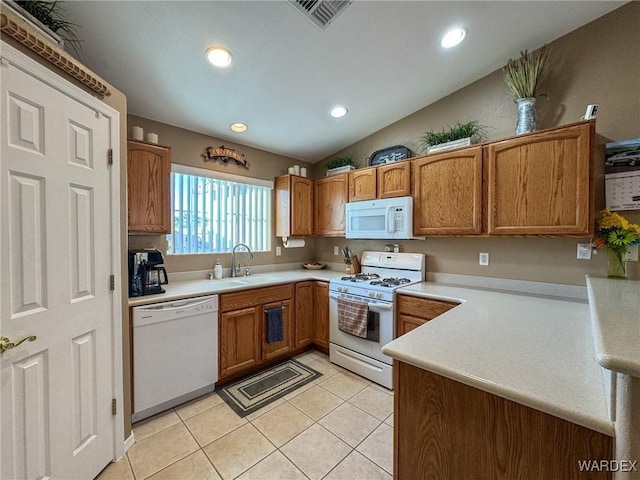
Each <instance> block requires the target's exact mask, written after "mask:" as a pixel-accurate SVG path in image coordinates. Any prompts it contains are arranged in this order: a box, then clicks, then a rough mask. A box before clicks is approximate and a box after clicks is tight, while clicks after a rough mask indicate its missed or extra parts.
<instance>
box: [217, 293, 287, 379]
mask: <svg viewBox="0 0 640 480" xmlns="http://www.w3.org/2000/svg"><path fill="white" fill-rule="evenodd" d="M292 298H293V286H292V285H278V286H274V287H265V288H256V289H251V290H243V291H241V292H233V293H224V294H222V295H220V323H219V327H220V328H219V337H220V340H219V342H220V352H219V360H220V362H219V364H220V378H219V381H225V380H227V379H229V378H230V377H233V376H237V375H238V374H240V373H244V372H247V371H250V370H252V369H254V368H255V367H257V366H259V365H260V364H261V363H264V362H267V361H269V360H273V359H275V358H278V357H285V356H286V355H287V354H288V353H289V352H290V351H292V350H293V341H294V332H293V320H292V316H291V302H292ZM277 307H281V308H282V328H283V333H284V338H283V340H282V341H280V342H274V343H267V315H266V312H267V310H268V309H270V308H277Z"/></svg>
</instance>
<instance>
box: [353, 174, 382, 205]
mask: <svg viewBox="0 0 640 480" xmlns="http://www.w3.org/2000/svg"><path fill="white" fill-rule="evenodd" d="M348 175H349V201H350V202H359V201H361V200H375V199H376V198H378V191H377V185H378V182H377V178H378V169H377V168H376V167H370V168H360V169H358V170H354V171H353V172H349V174H348Z"/></svg>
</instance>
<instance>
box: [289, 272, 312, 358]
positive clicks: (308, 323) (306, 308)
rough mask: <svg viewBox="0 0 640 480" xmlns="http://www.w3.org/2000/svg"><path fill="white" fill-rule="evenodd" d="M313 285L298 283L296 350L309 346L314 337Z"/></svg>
mask: <svg viewBox="0 0 640 480" xmlns="http://www.w3.org/2000/svg"><path fill="white" fill-rule="evenodd" d="M313 312H314V308H313V283H312V282H298V283H296V311H295V318H294V324H295V328H294V330H295V334H294V338H295V342H294V346H295V348H298V347H303V346H305V345H309V344H310V343H311V342H312V341H313V337H314V330H313V325H314V317H313Z"/></svg>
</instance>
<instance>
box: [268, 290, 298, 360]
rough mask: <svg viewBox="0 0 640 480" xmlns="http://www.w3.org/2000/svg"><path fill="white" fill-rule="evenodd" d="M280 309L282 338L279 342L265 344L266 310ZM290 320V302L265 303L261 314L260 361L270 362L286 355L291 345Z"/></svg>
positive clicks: (291, 331)
mask: <svg viewBox="0 0 640 480" xmlns="http://www.w3.org/2000/svg"><path fill="white" fill-rule="evenodd" d="M278 307H281V308H282V331H283V338H282V340H281V341H280V342H273V343H267V338H268V337H267V310H268V309H270V308H278ZM291 320H292V318H291V300H283V301H280V302H273V303H267V304H265V305H264V309H263V314H262V339H263V340H262V360H265V361H266V360H271V359H272V358H275V357H279V356H281V355H284V354H286V353H288V352H289V351H290V350H291V346H292V345H293V329H292V327H293V323H292V321H291Z"/></svg>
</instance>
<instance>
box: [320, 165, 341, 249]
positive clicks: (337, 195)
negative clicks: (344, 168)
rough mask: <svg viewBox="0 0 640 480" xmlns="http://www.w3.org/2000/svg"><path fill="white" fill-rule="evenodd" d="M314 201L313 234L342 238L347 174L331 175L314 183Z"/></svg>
mask: <svg viewBox="0 0 640 480" xmlns="http://www.w3.org/2000/svg"><path fill="white" fill-rule="evenodd" d="M314 196H315V200H316V211H315V234H316V235H323V236H326V237H343V236H344V233H345V204H346V203H347V174H346V173H342V174H339V175H332V176H330V177H326V178H320V179H318V180H315V181H314Z"/></svg>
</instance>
